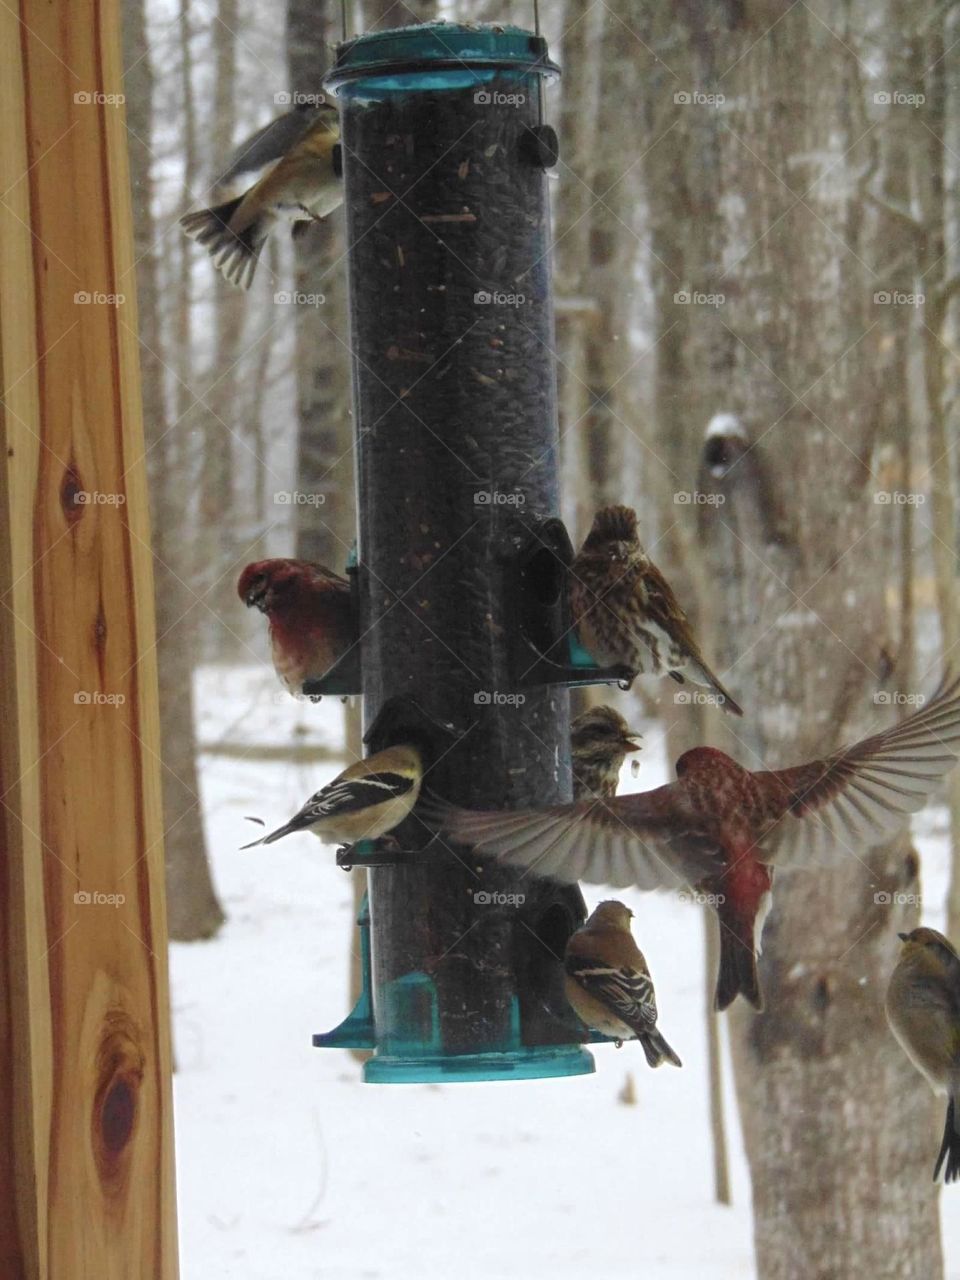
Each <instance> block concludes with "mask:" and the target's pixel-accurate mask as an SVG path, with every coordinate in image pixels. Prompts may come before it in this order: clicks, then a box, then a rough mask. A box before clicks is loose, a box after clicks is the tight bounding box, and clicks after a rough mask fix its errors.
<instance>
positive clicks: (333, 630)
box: [237, 560, 356, 693]
mask: <svg viewBox="0 0 960 1280" xmlns="http://www.w3.org/2000/svg"><path fill="white" fill-rule="evenodd" d="M237 594H238V595H239V597H240V599H241V600H242V601H243V602H244V604H245V605H247V606H248V607H253V606H256V608H258V609H259V610H260V612H261V613H265V614H266V615H267V617H268V618H269V620H270V644H271V647H272V650H273V665H274V667H275V669H276V672H277V675H278V676H279V677H280V679H281V681H282V682H283V684H285V685H286V687H287V689H288V690H289V691H290V692H291V693H299V692H300V690H301V688H302V686H303V682H304V680H316V679H318V678H319V677H320V676H322V675H323V674H324V673H325V672H327V671H329V669H330V668H331V667H332V666H333V664H334V663H335V662H336V661H337V659H338V658H340V657H342V656H343V654H344V653H346V651H347V650H348V649H349V648H350V646H351V644H353V643H354V642H355V640H356V633H355V628H354V625H353V610H352V607H351V603H350V583H349V582H348V581H347V580H346V578H341V577H340V575H339V574H337V573H333V572H331V570H330V569H325V568H324V567H323V565H322V564H311V563H310V562H309V561H308V560H258V561H257V562H256V563H255V564H248V565H247V567H246V568H245V569H244V571H243V573H241V575H240V579H239V581H238V582H237Z"/></svg>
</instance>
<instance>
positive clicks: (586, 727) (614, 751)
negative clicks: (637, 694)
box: [570, 707, 641, 800]
mask: <svg viewBox="0 0 960 1280" xmlns="http://www.w3.org/2000/svg"><path fill="white" fill-rule="evenodd" d="M640 750H641V745H640V734H639V733H634V732H633V730H632V729H630V728H629V727H628V725H627V722H626V720H624V718H623V716H622V715H620V713H619V712H618V711H614V709H613V707H591V708H590V710H589V711H584V713H583V714H582V715H579V716H577V718H576V720H574V722H573V724H572V725H571V726H570V751H571V755H572V758H573V798H574V800H587V799H590V798H591V797H593V796H615V795H616V794H617V784H618V783H619V781H620V769H621V766H622V765H623V762H624V760H625V759H626V758H627V756H628V755H629V754H630V752H632V751H640Z"/></svg>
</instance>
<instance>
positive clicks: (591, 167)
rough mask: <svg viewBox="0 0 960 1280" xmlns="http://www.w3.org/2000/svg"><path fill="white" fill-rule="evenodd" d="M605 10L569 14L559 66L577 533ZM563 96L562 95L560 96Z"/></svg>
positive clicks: (566, 499) (588, 507)
mask: <svg viewBox="0 0 960 1280" xmlns="http://www.w3.org/2000/svg"><path fill="white" fill-rule="evenodd" d="M604 13H605V11H604V9H603V6H602V5H595V4H591V3H590V0H567V3H566V4H565V6H564V14H563V24H564V35H563V44H562V46H561V48H560V62H561V65H562V66H563V68H564V74H563V78H562V80H561V81H560V95H561V96H560V114H559V129H558V132H559V134H560V138H561V139H562V143H561V153H560V164H559V168H558V171H559V175H560V185H559V189H558V192H557V199H556V218H555V228H554V257H555V261H556V312H557V348H558V355H559V360H558V363H557V381H558V384H559V385H558V403H559V409H560V452H561V466H562V480H563V507H564V514H565V515H566V517H567V521H568V523H569V527H570V529H571V530H572V531H573V532H574V536H575V537H576V536H579V535H581V534H582V533H584V532H585V531H586V529H587V528H589V525H590V520H591V518H592V514H593V511H594V509H595V507H596V505H597V504H596V500H595V495H594V493H593V491H592V486H591V484H590V448H589V435H588V432H587V431H586V430H585V427H584V418H585V415H586V413H587V411H588V409H589V407H590V400H589V392H590V382H589V375H588V372H587V361H586V351H587V332H588V330H589V328H590V327H591V326H592V325H594V324H596V322H597V318H598V316H599V314H600V309H601V305H602V303H601V299H600V296H599V289H598V281H597V280H596V279H595V278H594V276H593V273H592V272H591V270H590V262H589V255H590V230H591V227H592V225H593V216H594V206H595V205H596V204H597V198H596V195H595V194H594V193H595V188H596V178H595V170H596V147H597V137H598V131H599V117H600V84H601V80H600V60H601V53H602V49H603V27H604ZM554 92H556V91H554Z"/></svg>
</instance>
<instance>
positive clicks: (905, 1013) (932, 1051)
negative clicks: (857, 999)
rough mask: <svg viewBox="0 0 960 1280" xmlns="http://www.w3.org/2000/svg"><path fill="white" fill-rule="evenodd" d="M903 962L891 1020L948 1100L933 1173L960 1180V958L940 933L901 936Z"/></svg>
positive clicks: (893, 989) (891, 996)
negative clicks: (942, 1170) (942, 1173)
mask: <svg viewBox="0 0 960 1280" xmlns="http://www.w3.org/2000/svg"><path fill="white" fill-rule="evenodd" d="M897 936H898V937H899V938H900V940H901V941H902V943H903V950H902V951H901V953H900V960H899V962H898V964H897V967H896V968H895V969H894V971H893V974H892V975H891V978H890V985H889V987H888V988H887V1021H888V1022H889V1023H890V1028H891V1030H892V1031H893V1034H894V1035H895V1036H896V1037H897V1039H898V1040H899V1042H900V1046H901V1048H902V1049H903V1051H904V1053H906V1055H907V1057H908V1058H909V1059H910V1061H911V1062H912V1063H913V1065H914V1066H915V1067H916V1068H917V1070H918V1071H921V1072H922V1073H923V1074H924V1075H925V1076H926V1077H927V1079H928V1080H929V1082H930V1084H931V1085H932V1086H933V1089H934V1091H935V1092H936V1093H943V1094H946V1096H947V1118H946V1122H945V1124H944V1126H943V1141H942V1142H941V1143H940V1151H939V1153H938V1155H937V1162H936V1164H935V1165H934V1169H933V1180H934V1182H936V1181H937V1178H939V1176H940V1170H941V1168H942V1167H943V1164H944V1161H946V1166H947V1167H946V1174H945V1179H944V1180H945V1181H946V1182H956V1181H958V1180H960V955H957V952H956V951H955V950H954V948H953V946H951V944H950V943H949V942H948V941H947V939H946V938H945V937H944V936H943V934H942V933H937V931H936V929H913V930H912V931H911V932H910V933H901V934H898V935H897Z"/></svg>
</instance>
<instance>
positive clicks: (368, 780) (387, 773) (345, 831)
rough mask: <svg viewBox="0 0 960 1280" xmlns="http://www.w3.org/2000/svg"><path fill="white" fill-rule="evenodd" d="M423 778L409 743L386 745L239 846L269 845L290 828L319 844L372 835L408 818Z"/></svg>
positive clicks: (371, 837)
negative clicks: (282, 820) (258, 836)
mask: <svg viewBox="0 0 960 1280" xmlns="http://www.w3.org/2000/svg"><path fill="white" fill-rule="evenodd" d="M422 781H423V762H422V760H421V757H420V752H419V751H418V750H417V749H416V748H415V747H411V746H397V747H388V748H387V749H386V750H385V751H378V752H377V754H376V755H373V756H368V757H367V759H366V760H358V761H357V762H356V764H352V765H351V766H350V767H349V769H344V771H343V773H341V774H340V775H339V776H338V777H336V778H334V780H333V781H332V782H328V783H327V785H326V786H325V787H321V788H320V790H319V791H318V792H316V794H315V795H312V796H311V797H310V799H309V800H308V801H307V803H306V804H305V805H304V806H303V808H302V809H301V810H300V812H299V813H296V814H294V816H293V817H292V818H291V819H290V821H289V822H285V823H284V824H283V826H282V827H278V828H277V829H276V831H271V832H270V834H269V835H267V836H263V837H262V838H261V839H260V840H253V841H251V843H250V844H245V845H244V846H243V847H244V849H252V848H253V847H254V845H258V844H273V842H274V840H279V839H281V838H282V837H283V836H289V835H292V834H293V832H294V831H312V832H313V834H314V835H315V836H319V838H320V839H321V840H322V841H323V842H324V844H356V843H357V841H358V840H377V839H379V837H380V836H383V835H386V834H387V832H388V831H392V830H393V828H394V827H397V826H399V825H400V823H401V822H402V821H403V820H404V818H405V817H407V815H408V814H409V813H410V811H411V809H412V808H413V806H414V805H415V804H416V803H417V796H418V795H419V794H420V783H421V782H422Z"/></svg>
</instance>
